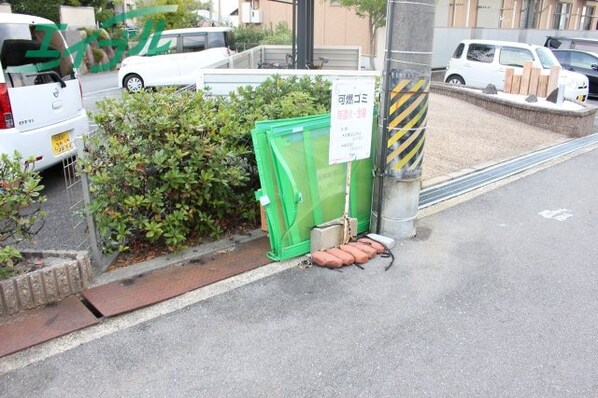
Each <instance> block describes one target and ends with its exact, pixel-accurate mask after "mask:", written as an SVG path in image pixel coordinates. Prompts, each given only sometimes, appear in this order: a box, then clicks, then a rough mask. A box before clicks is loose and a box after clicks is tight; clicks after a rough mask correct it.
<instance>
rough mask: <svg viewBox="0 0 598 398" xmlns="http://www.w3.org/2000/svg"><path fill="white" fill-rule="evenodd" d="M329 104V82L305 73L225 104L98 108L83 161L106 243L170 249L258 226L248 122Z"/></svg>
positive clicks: (244, 91) (160, 94)
mask: <svg viewBox="0 0 598 398" xmlns="http://www.w3.org/2000/svg"><path fill="white" fill-rule="evenodd" d="M329 102H330V84H329V83H328V82H326V81H323V80H322V79H316V80H315V81H311V80H310V79H309V78H307V77H306V78H302V79H297V78H294V77H293V78H289V79H282V78H280V77H275V78H272V79H269V80H268V81H266V82H265V83H263V84H262V85H260V86H258V87H257V88H250V87H247V88H241V89H239V90H238V92H237V93H234V94H233V95H231V96H230V98H215V97H208V96H206V95H205V94H204V93H203V92H201V91H199V92H182V93H177V92H175V91H174V90H172V89H163V90H158V91H156V92H152V91H146V92H142V93H138V94H127V93H124V94H123V97H122V98H121V99H106V100H102V101H100V102H98V109H99V113H98V114H96V115H95V116H94V119H95V121H96V123H97V124H98V126H99V134H98V135H96V136H95V137H94V138H93V141H92V143H91V144H92V147H93V151H92V156H91V157H90V158H89V159H87V160H84V161H82V164H83V171H84V172H86V173H88V174H89V177H90V189H91V191H92V195H93V200H92V203H91V205H90V207H89V210H90V211H91V213H92V214H93V215H94V217H95V219H96V222H97V224H98V228H99V232H100V235H101V237H102V239H103V240H104V242H105V245H106V247H107V248H108V249H118V250H121V251H123V250H127V249H128V248H129V247H130V246H131V244H133V243H137V242H138V243H150V244H159V245H165V246H167V247H168V248H170V249H171V250H175V249H178V248H181V247H184V246H185V244H186V243H187V242H188V240H189V239H192V238H201V237H217V236H220V235H221V234H222V233H224V232H228V231H232V230H234V229H235V228H237V227H238V226H239V225H242V224H244V223H249V224H251V225H253V226H254V225H256V221H257V217H258V211H257V210H258V207H257V204H256V202H255V198H254V191H255V190H256V189H257V188H258V185H259V182H258V176H257V170H256V167H255V156H254V154H253V148H252V146H251V134H250V130H251V129H252V128H253V126H254V123H255V122H256V121H257V120H264V119H278V118H285V117H295V116H305V115H310V114H318V113H323V112H327V111H328V109H329Z"/></svg>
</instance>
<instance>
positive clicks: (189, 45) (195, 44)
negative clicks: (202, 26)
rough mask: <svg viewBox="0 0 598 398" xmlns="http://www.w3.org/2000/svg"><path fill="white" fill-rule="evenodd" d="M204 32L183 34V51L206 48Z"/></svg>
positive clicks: (188, 51)
mask: <svg viewBox="0 0 598 398" xmlns="http://www.w3.org/2000/svg"><path fill="white" fill-rule="evenodd" d="M206 36H207V35H206V34H205V33H203V34H199V35H193V36H183V52H184V53H190V52H195V51H202V50H205V49H206Z"/></svg>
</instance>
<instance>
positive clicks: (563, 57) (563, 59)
mask: <svg viewBox="0 0 598 398" xmlns="http://www.w3.org/2000/svg"><path fill="white" fill-rule="evenodd" d="M554 56H555V57H556V59H558V60H559V63H560V64H561V65H569V62H571V56H570V55H569V52H568V51H555V52H554Z"/></svg>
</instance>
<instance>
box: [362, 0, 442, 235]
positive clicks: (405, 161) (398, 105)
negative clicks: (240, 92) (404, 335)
mask: <svg viewBox="0 0 598 398" xmlns="http://www.w3.org/2000/svg"><path fill="white" fill-rule="evenodd" d="M435 7H436V2H435V0H418V1H417V2H414V1H412V0H411V1H406V0H389V3H388V11H387V30H388V31H387V37H386V54H385V60H386V62H385V67H384V68H385V70H384V73H383V78H384V81H383V86H382V87H383V88H382V90H383V92H382V94H381V95H382V101H381V108H382V112H381V116H382V119H381V121H382V123H381V125H380V130H381V131H380V133H379V141H378V148H377V152H376V155H377V156H378V159H377V163H376V164H378V175H379V177H378V178H377V179H376V181H375V184H374V204H373V206H372V217H371V229H372V230H375V231H376V232H377V233H379V234H382V235H387V236H390V237H393V238H395V239H404V238H410V237H413V236H415V218H416V216H417V209H418V205H419V192H420V185H421V173H422V161H423V149H424V141H425V130H426V120H427V111H428V94H429V90H430V80H431V76H432V69H431V62H432V40H433V35H434V12H435Z"/></svg>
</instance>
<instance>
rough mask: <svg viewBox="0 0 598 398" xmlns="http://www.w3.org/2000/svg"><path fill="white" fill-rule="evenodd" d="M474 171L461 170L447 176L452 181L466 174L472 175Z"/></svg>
mask: <svg viewBox="0 0 598 398" xmlns="http://www.w3.org/2000/svg"><path fill="white" fill-rule="evenodd" d="M474 171H475V170H474V169H462V170H459V171H454V172H452V173H448V176H449V177H450V178H451V179H452V180H454V179H456V178H459V177H463V176H465V175H467V174H470V173H473V172H474Z"/></svg>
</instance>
